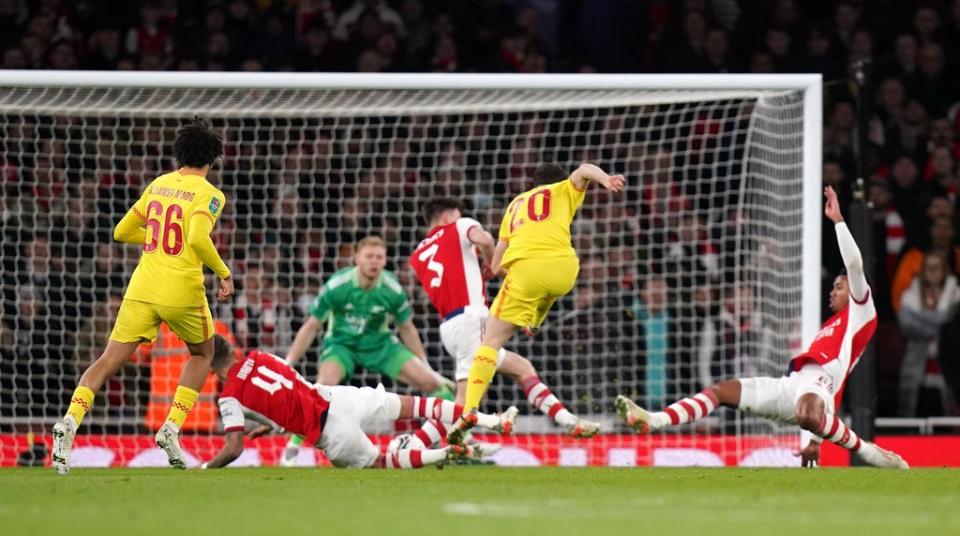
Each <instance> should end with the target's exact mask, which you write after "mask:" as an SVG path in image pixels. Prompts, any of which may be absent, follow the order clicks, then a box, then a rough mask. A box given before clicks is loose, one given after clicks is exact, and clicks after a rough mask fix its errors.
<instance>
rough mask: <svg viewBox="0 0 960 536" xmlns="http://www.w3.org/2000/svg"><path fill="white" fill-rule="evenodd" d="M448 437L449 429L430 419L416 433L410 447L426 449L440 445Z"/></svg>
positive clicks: (411, 439)
mask: <svg viewBox="0 0 960 536" xmlns="http://www.w3.org/2000/svg"><path fill="white" fill-rule="evenodd" d="M446 436H447V427H446V426H444V424H443V423H442V422H440V421H438V420H436V419H430V420H429V421H427V422H425V423H423V426H421V427H420V429H419V430H417V431H416V432H414V434H413V437H412V438H410V447H411V448H422V449H425V448H428V447H430V446H431V445H435V444H437V443H439V442H440V440H442V439H443V438H444V437H446Z"/></svg>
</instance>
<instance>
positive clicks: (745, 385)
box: [616, 187, 907, 469]
mask: <svg viewBox="0 0 960 536" xmlns="http://www.w3.org/2000/svg"><path fill="white" fill-rule="evenodd" d="M824 195H825V196H826V198H827V202H826V208H825V210H824V212H825V213H826V215H827V217H828V218H830V220H831V221H833V223H834V224H835V225H834V230H835V231H836V233H837V243H838V244H839V246H840V254H841V255H842V256H843V263H844V265H845V266H846V274H841V275H838V276H837V278H836V279H835V280H834V282H833V290H832V291H831V292H830V309H831V310H832V311H833V312H834V315H833V316H832V317H830V318H829V319H828V320H827V321H826V322H825V323H824V324H823V327H822V328H820V332H819V333H818V334H817V336H816V338H815V339H814V340H813V343H812V344H811V345H810V348H809V349H808V350H807V351H806V352H804V353H802V354H800V355H799V356H797V357H795V358H793V360H791V361H790V367H789V373H788V375H787V376H783V377H780V378H765V377H760V378H743V379H739V380H727V381H723V382H720V383H717V384H714V385H711V386H709V387H707V388H706V389H704V390H703V391H701V392H700V393H698V394H696V395H694V396H692V397H688V398H684V399H683V400H680V401H679V402H676V403H674V404H671V405H669V406H667V408H666V409H664V410H663V411H656V412H651V411H647V410H645V409H643V408H641V407H639V406H637V405H636V404H634V403H633V402H632V401H631V400H630V399H628V398H626V397H624V396H623V395H621V396H618V397H617V401H616V406H617V411H618V413H619V414H620V416H621V418H623V419H624V421H625V422H626V423H627V425H629V426H630V427H632V428H633V429H634V430H636V431H637V432H638V433H647V432H651V431H654V430H659V429H661V428H666V427H668V426H674V425H677V424H683V423H688V422H692V421H695V420H697V419H701V418H703V417H704V416H706V415H708V414H709V413H710V412H711V411H713V410H714V409H716V407H717V406H726V407H730V408H735V409H739V410H743V411H746V412H750V413H754V414H757V415H760V416H763V417H767V418H769V419H773V420H778V421H783V422H788V423H795V424H798V425H800V427H801V428H803V429H804V430H805V431H807V432H809V433H811V434H813V436H811V438H810V441H809V442H808V444H807V445H806V446H804V447H803V448H802V449H801V451H800V452H799V454H800V455H801V456H802V463H803V465H804V466H813V465H816V464H817V463H819V459H820V440H822V439H826V440H828V441H830V442H832V443H834V444H836V445H839V446H841V447H843V448H845V449H847V450H850V451H852V452H856V453H857V455H859V456H860V458H861V459H862V460H863V461H865V462H867V463H869V464H870V465H875V466H877V467H896V468H902V469H906V468H907V463H906V462H905V461H903V458H901V457H900V456H899V455H897V454H896V453H893V452H890V451H888V450H884V449H882V448H880V447H878V446H877V445H876V444H874V443H870V442H868V441H863V440H861V439H860V437H859V436H857V434H856V433H855V432H854V431H853V430H851V429H850V428H848V427H847V426H846V425H845V424H844V423H843V421H842V420H840V418H839V417H838V416H837V414H836V412H837V408H838V407H839V405H840V400H841V399H842V395H843V387H844V384H845V383H846V381H847V378H848V377H849V375H850V373H851V371H852V370H853V367H855V366H856V364H857V361H859V359H860V356H861V355H862V354H863V350H864V349H865V348H866V347H867V343H869V342H870V338H871V337H872V336H873V332H874V330H875V329H876V326H877V312H876V309H875V308H874V305H873V296H872V293H871V290H870V287H869V286H868V285H867V278H866V276H865V275H864V272H863V259H862V258H861V257H860V250H859V249H858V248H857V244H856V242H854V240H853V236H852V235H851V234H850V231H849V230H848V229H847V225H846V224H845V223H844V222H843V216H842V215H841V214H840V205H839V204H838V203H837V194H836V193H835V192H834V191H833V188H830V187H827V188H826V189H825V190H824Z"/></svg>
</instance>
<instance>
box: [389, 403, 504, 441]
mask: <svg viewBox="0 0 960 536" xmlns="http://www.w3.org/2000/svg"><path fill="white" fill-rule="evenodd" d="M518 413H519V412H518V410H517V408H515V407H513V406H511V407H510V408H508V409H507V411H505V412H503V413H501V414H499V415H489V414H486V413H480V412H476V413H475V414H474V416H475V417H476V424H477V425H478V426H482V427H484V428H489V429H491V430H494V431H496V432H499V433H500V434H502V435H509V434H511V433H512V432H513V427H514V424H515V423H516V418H517V414H518ZM462 415H463V406H460V405H458V404H456V403H454V402H451V401H449V400H444V399H442V398H436V397H427V396H405V395H401V396H400V414H399V417H398V419H426V422H424V423H423V425H422V426H421V427H420V429H419V430H417V431H416V432H415V433H414V434H413V438H412V439H411V442H410V445H411V446H412V447H413V448H426V447H428V446H430V445H434V444H436V443H439V442H441V441H442V439H443V437H444V436H445V435H446V434H447V428H448V427H449V426H451V425H452V424H453V423H455V422H456V421H457V420H458V419H460V417H461V416H462Z"/></svg>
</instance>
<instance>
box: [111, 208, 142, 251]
mask: <svg viewBox="0 0 960 536" xmlns="http://www.w3.org/2000/svg"><path fill="white" fill-rule="evenodd" d="M146 238H147V229H146V227H144V226H143V217H142V216H141V215H140V213H139V212H138V211H137V210H136V209H130V210H128V211H127V213H126V214H125V215H124V216H123V218H122V219H121V220H120V223H118V224H117V226H116V227H114V228H113V239H114V240H116V241H117V242H123V243H124V244H143V243H144V241H145V240H146Z"/></svg>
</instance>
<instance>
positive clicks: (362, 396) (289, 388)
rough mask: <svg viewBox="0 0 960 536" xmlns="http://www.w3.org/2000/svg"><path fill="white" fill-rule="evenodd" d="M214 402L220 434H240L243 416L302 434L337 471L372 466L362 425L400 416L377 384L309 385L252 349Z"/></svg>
mask: <svg viewBox="0 0 960 536" xmlns="http://www.w3.org/2000/svg"><path fill="white" fill-rule="evenodd" d="M219 404H220V417H221V419H222V420H223V428H224V432H233V431H242V430H243V429H244V426H245V420H244V419H245V417H249V418H250V419H251V420H254V421H257V422H260V423H261V424H267V425H270V426H272V427H274V428H278V429H283V430H285V431H287V432H292V433H295V434H297V435H301V436H303V437H304V440H305V441H306V442H307V443H308V444H311V445H316V446H317V447H318V448H320V449H322V450H323V451H324V453H325V454H326V455H327V458H329V459H330V463H332V464H333V465H335V466H337V467H370V466H371V465H373V464H374V462H376V460H377V457H378V456H379V454H380V451H379V449H377V447H375V446H374V445H373V443H372V442H371V441H370V438H369V437H367V435H366V434H365V433H364V431H363V427H364V426H375V425H385V424H387V423H392V422H393V421H395V420H397V418H398V417H399V416H400V397H399V396H397V395H396V394H393V393H387V392H385V391H384V390H383V387H382V386H380V387H378V388H377V389H371V388H370V387H363V388H360V389H358V388H356V387H351V386H346V385H343V386H334V387H327V386H322V385H313V384H311V383H309V382H307V381H306V380H305V379H304V378H303V376H300V374H298V373H297V372H296V371H295V370H293V369H292V368H290V366H289V365H287V364H286V361H285V360H284V359H283V358H281V357H278V356H275V355H273V354H268V353H266V352H258V351H252V352H250V353H249V354H247V357H245V358H244V359H242V360H240V361H238V362H237V363H236V364H235V365H234V366H233V367H231V368H230V371H229V372H228V373H227V381H226V385H224V387H223V390H222V391H221V393H220V400H219Z"/></svg>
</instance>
